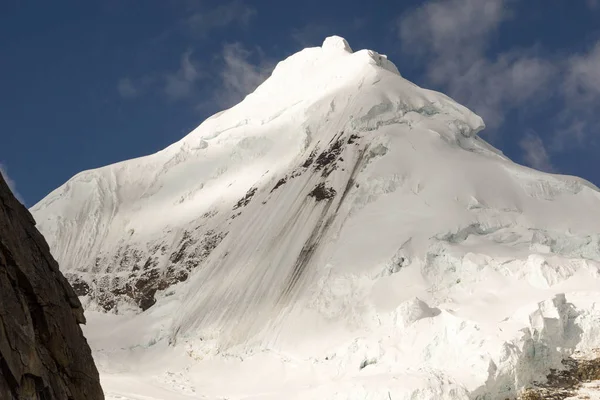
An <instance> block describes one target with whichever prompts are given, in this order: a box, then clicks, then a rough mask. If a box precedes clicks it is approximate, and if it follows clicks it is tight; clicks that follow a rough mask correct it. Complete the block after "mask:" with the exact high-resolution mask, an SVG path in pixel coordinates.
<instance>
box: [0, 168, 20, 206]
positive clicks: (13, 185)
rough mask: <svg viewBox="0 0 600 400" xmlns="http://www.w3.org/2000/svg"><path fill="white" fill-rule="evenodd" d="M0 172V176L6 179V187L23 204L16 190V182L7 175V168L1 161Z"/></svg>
mask: <svg viewBox="0 0 600 400" xmlns="http://www.w3.org/2000/svg"><path fill="white" fill-rule="evenodd" d="M0 174H2V176H3V177H4V180H5V181H6V184H7V185H8V188H9V189H10V190H11V191H12V193H13V195H15V197H16V198H17V200H19V201H20V202H21V203H23V204H25V200H23V197H22V196H21V195H20V194H19V192H18V191H17V184H16V183H15V181H14V180H12V179H11V177H10V176H9V175H8V172H7V168H6V166H5V165H4V164H2V163H0Z"/></svg>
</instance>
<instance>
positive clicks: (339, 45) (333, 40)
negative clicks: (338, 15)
mask: <svg viewBox="0 0 600 400" xmlns="http://www.w3.org/2000/svg"><path fill="white" fill-rule="evenodd" d="M321 47H322V48H323V50H325V51H339V50H342V51H345V52H347V53H352V48H351V47H350V45H349V44H348V42H347V41H346V39H344V38H343V37H340V36H329V37H327V38H325V40H324V41H323V45H322V46H321Z"/></svg>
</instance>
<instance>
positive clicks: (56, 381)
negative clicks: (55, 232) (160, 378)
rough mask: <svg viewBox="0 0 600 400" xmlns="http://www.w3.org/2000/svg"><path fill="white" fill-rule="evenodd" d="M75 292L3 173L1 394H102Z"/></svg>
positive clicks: (26, 397)
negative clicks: (82, 329) (84, 333)
mask: <svg viewBox="0 0 600 400" xmlns="http://www.w3.org/2000/svg"><path fill="white" fill-rule="evenodd" d="M82 323H85V317H84V315H83V308H82V306H81V303H80V302H79V299H78V298H77V296H76V295H75V292H74V291H73V289H72V288H71V286H70V285H69V284H68V282H67V280H66V279H65V278H64V276H63V275H62V274H61V273H60V271H59V269H58V264H57V263H56V261H55V260H54V258H53V257H52V255H51V254H50V250H49V248H48V244H47V243H46V241H45V240H44V237H43V236H42V235H41V234H40V233H39V232H38V230H37V229H36V228H35V220H34V219H33V217H32V216H31V214H30V213H29V211H28V210H27V209H26V208H25V207H24V206H23V205H22V204H21V203H19V202H18V201H17V200H16V199H15V197H14V196H13V194H12V193H11V191H10V189H9V188H8V186H7V184H6V182H5V180H4V178H3V177H2V175H0V399H3V400H4V399H6V400H13V399H18V400H37V399H40V400H54V399H57V400H86V399H87V400H97V399H104V394H103V393H102V388H101V387H100V379H99V376H98V370H97V369H96V366H95V364H94V360H93V359H92V352H91V350H90V347H89V346H88V344H87V341H86V339H85V337H84V336H83V333H82V331H81V328H80V327H79V324H82Z"/></svg>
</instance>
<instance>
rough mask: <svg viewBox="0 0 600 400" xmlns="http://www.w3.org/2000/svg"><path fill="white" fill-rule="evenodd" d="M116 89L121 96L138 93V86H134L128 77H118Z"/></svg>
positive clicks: (131, 95)
mask: <svg viewBox="0 0 600 400" xmlns="http://www.w3.org/2000/svg"><path fill="white" fill-rule="evenodd" d="M117 90H118V91H119V94H120V95H121V97H123V98H133V97H137V96H138V95H139V94H140V92H139V90H138V88H136V87H135V85H134V84H133V82H132V81H131V79H129V78H122V79H119V82H118V83H117Z"/></svg>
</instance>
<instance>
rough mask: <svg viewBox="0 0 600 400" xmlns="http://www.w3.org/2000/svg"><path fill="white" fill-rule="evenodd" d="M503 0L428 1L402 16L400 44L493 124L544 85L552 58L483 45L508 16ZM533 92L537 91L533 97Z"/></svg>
mask: <svg viewBox="0 0 600 400" xmlns="http://www.w3.org/2000/svg"><path fill="white" fill-rule="evenodd" d="M510 3H511V2H510V1H509V0H487V1H481V0H450V1H441V0H433V1H429V2H428V3H425V5H423V6H421V7H419V8H417V9H415V10H413V11H411V12H408V13H406V14H404V15H402V16H401V17H400V18H399V20H398V32H399V37H400V39H401V42H402V48H403V50H404V51H405V52H408V53H410V54H412V55H414V56H416V57H418V58H419V59H421V60H422V61H423V62H425V64H426V74H427V78H428V80H429V81H430V82H431V83H432V84H434V85H437V86H441V87H442V88H443V89H444V90H445V91H446V92H448V93H449V94H450V95H451V96H452V97H455V98H456V99H457V100H459V101H460V102H463V103H465V104H466V105H468V106H470V107H471V108H473V109H474V110H475V111H476V112H478V113H480V114H481V115H482V116H483V117H484V119H485V120H486V124H487V126H488V127H491V128H496V127H498V126H499V125H501V124H502V122H503V119H504V118H503V116H504V114H505V113H506V111H507V110H508V109H511V108H516V107H519V106H520V105H521V104H523V103H524V102H526V101H528V100H530V99H532V98H534V97H536V96H538V95H540V94H541V93H543V92H545V91H547V90H548V85H547V84H548V82H549V81H550V80H551V79H552V78H553V77H554V76H555V75H556V73H557V70H556V67H555V66H554V64H553V62H551V61H550V60H547V59H545V58H541V57H537V56H536V55H535V53H534V52H533V50H518V51H511V52H505V53H501V54H499V55H497V56H496V57H494V58H493V59H490V58H488V57H486V50H487V48H488V46H489V43H490V41H491V39H492V38H493V36H494V35H495V33H496V32H497V30H498V27H499V26H500V24H501V23H502V22H503V21H505V20H507V19H508V18H511V17H512V15H513V13H512V12H511V10H510V9H509V8H508V5H509V4H510ZM538 97H539V96H538Z"/></svg>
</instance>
